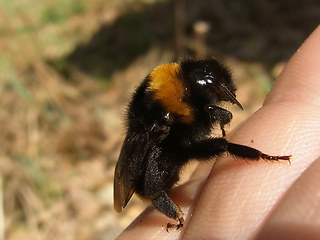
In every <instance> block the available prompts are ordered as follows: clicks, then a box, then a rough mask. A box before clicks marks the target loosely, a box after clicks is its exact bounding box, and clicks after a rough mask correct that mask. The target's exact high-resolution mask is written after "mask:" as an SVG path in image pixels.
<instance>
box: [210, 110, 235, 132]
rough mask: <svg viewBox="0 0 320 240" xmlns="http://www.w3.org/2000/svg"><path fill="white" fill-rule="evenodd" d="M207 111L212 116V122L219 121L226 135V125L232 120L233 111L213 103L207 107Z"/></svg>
mask: <svg viewBox="0 0 320 240" xmlns="http://www.w3.org/2000/svg"><path fill="white" fill-rule="evenodd" d="M207 112H208V114H209V116H210V119H211V122H212V124H214V123H217V122H218V123H219V125H220V128H221V131H222V136H223V137H225V136H226V132H225V130H224V125H226V124H227V123H229V122H230V121H231V119H232V113H231V112H230V111H228V110H226V109H224V108H221V107H217V106H211V105H210V106H208V107H207Z"/></svg>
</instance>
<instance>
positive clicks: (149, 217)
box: [117, 27, 320, 240]
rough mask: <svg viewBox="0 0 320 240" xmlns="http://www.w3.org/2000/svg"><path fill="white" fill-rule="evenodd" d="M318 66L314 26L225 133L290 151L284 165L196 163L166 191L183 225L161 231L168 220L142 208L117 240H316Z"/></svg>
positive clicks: (228, 159) (277, 151) (319, 207)
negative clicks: (258, 102)
mask: <svg viewBox="0 0 320 240" xmlns="http://www.w3.org/2000/svg"><path fill="white" fill-rule="evenodd" d="M319 66H320V27H318V28H317V29H316V30H315V31H314V32H313V33H312V34H311V35H310V36H309V38H308V39H307V40H306V41H305V42H304V43H303V45H302V46H301V47H300V48H299V49H298V50H297V51H296V53H295V54H294V55H293V57H292V58H291V60H290V61H289V62H288V64H287V66H286V67H285V69H284V71H283V72H282V74H281V75H280V77H279V79H278V80H277V81H276V83H275V85H274V86H273V88H272V90H271V92H270V93H269V95H268V97H267V99H266V100H265V102H264V104H263V106H262V108H261V109H260V110H258V111H257V112H256V113H255V114H254V115H253V116H252V117H251V118H250V119H248V120H247V121H246V122H245V123H243V124H242V125H241V126H240V127H239V128H238V129H237V130H236V131H235V132H234V133H233V135H232V136H231V137H230V138H229V140H230V141H231V142H234V143H239V144H244V145H247V146H251V147H254V148H257V149H259V150H261V151H262V152H265V153H268V154H271V155H287V154H291V155H292V159H291V165H289V164H288V162H286V161H280V162H266V161H263V160H261V161H258V162H248V161H244V160H235V159H234V158H233V157H232V156H230V155H229V156H228V155H223V156H221V157H219V158H218V159H217V161H216V163H215V164H214V165H213V164H212V163H203V164H200V166H199V167H198V168H197V169H196V170H195V172H194V173H193V175H192V176H191V178H190V180H189V181H188V182H187V183H186V184H183V185H181V186H178V187H176V188H175V189H174V190H173V191H172V194H171V196H172V198H173V200H174V202H175V203H177V204H178V205H179V206H180V207H181V209H182V211H183V212H184V213H185V224H184V227H183V228H182V229H179V230H170V232H169V233H167V232H166V225H167V223H168V222H172V223H174V222H173V221H172V220H170V219H168V218H167V217H166V216H164V215H163V214H161V213H160V212H158V211H157V210H155V209H154V208H153V207H149V208H147V209H146V210H145V211H144V212H143V213H142V214H141V215H140V216H139V217H138V218H137V219H136V220H135V221H134V222H133V223H132V224H131V225H130V226H129V227H128V228H127V229H126V230H124V231H123V232H122V233H121V234H120V236H119V237H118V238H117V239H130V240H134V239H186V240H188V239H252V238H255V239H301V238H302V237H304V238H306V239H319V238H320V218H319V216H320V204H319V203H320V191H319V189H320V174H319V172H320V111H319V107H320V67H319ZM252 140H253V141H252ZM212 166H213V167H212Z"/></svg>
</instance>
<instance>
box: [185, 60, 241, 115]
mask: <svg viewBox="0 0 320 240" xmlns="http://www.w3.org/2000/svg"><path fill="white" fill-rule="evenodd" d="M180 66H181V71H182V77H183V79H184V81H185V86H186V87H187V88H189V89H188V90H189V91H188V92H189V94H190V95H191V97H192V99H194V101H196V102H197V103H199V104H202V103H205V104H214V105H215V104H217V103H219V102H221V101H227V102H231V103H233V104H236V105H237V106H239V107H240V108H241V109H243V108H242V106H241V104H240V103H239V102H238V100H237V99H236V95H235V91H236V87H235V86H234V83H233V81H232V77H231V74H230V71H229V70H228V69H227V68H226V67H225V66H223V65H222V64H220V63H219V62H218V61H217V60H215V59H213V58H210V59H205V60H189V59H188V60H185V61H182V62H181V63H180Z"/></svg>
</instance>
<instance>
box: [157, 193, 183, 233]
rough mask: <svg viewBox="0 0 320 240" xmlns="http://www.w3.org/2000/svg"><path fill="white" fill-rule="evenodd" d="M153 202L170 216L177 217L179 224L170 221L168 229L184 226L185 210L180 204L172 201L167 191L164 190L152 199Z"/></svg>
mask: <svg viewBox="0 0 320 240" xmlns="http://www.w3.org/2000/svg"><path fill="white" fill-rule="evenodd" d="M152 203H153V205H154V206H155V207H156V208H157V209H158V210H159V211H160V212H162V213H164V214H165V215H166V216H168V217H169V218H172V219H175V220H176V221H177V222H178V223H177V224H172V223H168V224H167V231H168V229H169V228H176V229H179V228H181V227H183V223H184V219H183V212H182V211H181V209H180V207H179V206H178V205H176V204H174V203H173V202H172V200H171V199H170V197H169V196H168V194H167V193H166V192H164V191H162V192H161V193H160V195H159V196H158V197H157V198H155V199H153V200H152Z"/></svg>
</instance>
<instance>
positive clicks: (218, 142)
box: [184, 138, 228, 160]
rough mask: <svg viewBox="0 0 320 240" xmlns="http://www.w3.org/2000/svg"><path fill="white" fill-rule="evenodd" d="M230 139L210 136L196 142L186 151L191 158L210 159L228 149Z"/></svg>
mask: <svg viewBox="0 0 320 240" xmlns="http://www.w3.org/2000/svg"><path fill="white" fill-rule="evenodd" d="M227 146H228V141H227V140H226V139H225V138H209V139H206V140H202V141H199V142H195V143H193V144H191V145H190V146H188V148H187V149H186V150H185V151H184V152H185V153H187V155H188V157H189V158H195V159H199V160H201V159H208V158H211V157H216V156H218V155H220V154H222V153H224V152H226V151H227Z"/></svg>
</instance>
